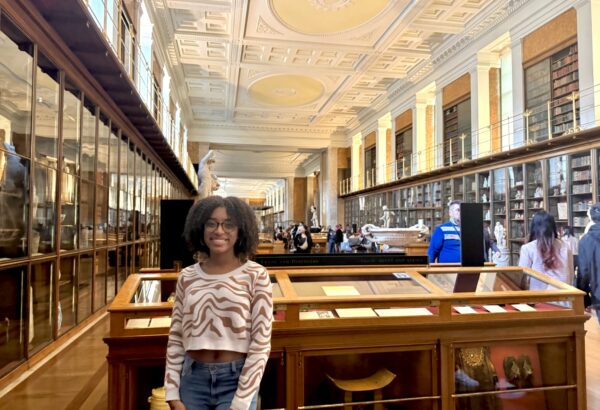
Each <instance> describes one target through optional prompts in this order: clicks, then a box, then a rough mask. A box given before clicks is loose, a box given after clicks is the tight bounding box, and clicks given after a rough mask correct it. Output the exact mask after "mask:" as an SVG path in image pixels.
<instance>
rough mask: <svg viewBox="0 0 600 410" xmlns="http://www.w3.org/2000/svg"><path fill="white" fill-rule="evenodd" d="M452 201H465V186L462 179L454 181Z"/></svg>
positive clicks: (454, 179)
mask: <svg viewBox="0 0 600 410" xmlns="http://www.w3.org/2000/svg"><path fill="white" fill-rule="evenodd" d="M452 200H453V201H455V200H456V201H465V200H466V199H465V185H464V181H463V178H462V177H458V178H453V179H452Z"/></svg>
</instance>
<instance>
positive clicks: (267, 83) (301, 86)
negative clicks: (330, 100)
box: [248, 74, 325, 107]
mask: <svg viewBox="0 0 600 410" xmlns="http://www.w3.org/2000/svg"><path fill="white" fill-rule="evenodd" d="M324 92H325V87H324V86H323V83H321V82H320V81H319V80H317V79H315V78H312V77H309V76H306V75H301V74H277V75H272V76H267V77H264V78H261V79H259V80H257V81H255V82H254V83H252V84H251V85H250V86H249V87H248V94H249V95H250V97H251V98H252V99H253V100H254V101H256V102H258V103H259V104H261V105H267V106H274V107H299V106H302V105H306V104H310V103H312V102H314V101H316V100H317V99H318V98H320V97H321V96H322V95H323V93H324Z"/></svg>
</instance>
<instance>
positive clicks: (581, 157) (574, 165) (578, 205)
mask: <svg viewBox="0 0 600 410" xmlns="http://www.w3.org/2000/svg"><path fill="white" fill-rule="evenodd" d="M570 172H571V175H570V181H571V215H572V216H571V218H572V219H571V225H572V226H573V231H574V234H575V236H576V237H580V236H581V235H582V234H583V231H584V230H585V226H586V225H587V223H588V222H589V218H588V216H587V210H588V208H590V207H591V206H592V204H593V194H592V157H591V153H590V151H584V152H581V153H577V154H573V155H571V166H570Z"/></svg>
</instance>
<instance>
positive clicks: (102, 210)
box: [95, 185, 108, 246]
mask: <svg viewBox="0 0 600 410" xmlns="http://www.w3.org/2000/svg"><path fill="white" fill-rule="evenodd" d="M107 226H108V188H106V187H103V186H101V185H96V225H95V233H96V246H104V245H106V243H107V238H108V232H107Z"/></svg>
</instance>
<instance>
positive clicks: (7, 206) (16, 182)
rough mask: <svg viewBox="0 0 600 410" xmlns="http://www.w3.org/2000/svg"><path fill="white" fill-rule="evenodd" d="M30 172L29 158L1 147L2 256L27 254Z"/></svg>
mask: <svg viewBox="0 0 600 410" xmlns="http://www.w3.org/2000/svg"><path fill="white" fill-rule="evenodd" d="M0 133H1V132H0ZM11 151H14V148H11ZM28 175H29V161H28V160H26V159H25V158H22V157H19V156H18V155H16V154H11V153H9V152H7V151H3V150H2V149H1V148H0V259H1V258H16V257H21V256H24V255H26V254H27V230H28V225H29V224H28V221H29V207H28V203H29V200H28V198H29V189H28V188H27V187H28V186H29V181H28ZM42 216H43V213H42ZM36 226H37V225H36ZM38 234H39V233H38ZM37 238H38V243H37V244H36V245H37V246H38V248H39V236H37ZM36 252H37V250H36Z"/></svg>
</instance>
